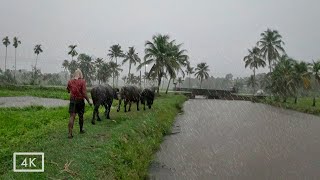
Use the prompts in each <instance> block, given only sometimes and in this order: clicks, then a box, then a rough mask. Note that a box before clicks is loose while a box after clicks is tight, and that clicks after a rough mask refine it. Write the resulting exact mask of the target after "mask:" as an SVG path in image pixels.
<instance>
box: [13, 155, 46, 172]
mask: <svg viewBox="0 0 320 180" xmlns="http://www.w3.org/2000/svg"><path fill="white" fill-rule="evenodd" d="M13 171H14V172H44V153H42V152H15V153H13Z"/></svg>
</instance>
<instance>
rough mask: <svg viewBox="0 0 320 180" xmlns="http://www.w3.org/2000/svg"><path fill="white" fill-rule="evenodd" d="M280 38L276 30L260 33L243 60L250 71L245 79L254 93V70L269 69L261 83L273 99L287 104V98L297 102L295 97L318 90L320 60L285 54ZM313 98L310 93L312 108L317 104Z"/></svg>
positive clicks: (255, 81) (255, 84)
mask: <svg viewBox="0 0 320 180" xmlns="http://www.w3.org/2000/svg"><path fill="white" fill-rule="evenodd" d="M284 45H285V43H284V42H283V40H282V36H281V35H280V33H279V32H278V31H277V30H271V29H267V30H266V31H264V32H263V33H261V34H260V40H259V41H258V42H257V43H256V46H254V47H253V48H252V49H249V50H248V55H247V56H245V57H244V59H243V60H244V62H245V67H246V68H247V67H249V68H250V69H252V71H253V75H252V76H251V77H250V78H249V80H248V85H250V86H251V87H252V89H253V93H255V92H256V86H257V84H258V83H257V80H256V70H257V69H258V68H260V67H262V68H263V67H265V66H266V65H267V64H268V66H269V73H267V74H266V75H265V76H264V78H263V80H262V81H261V84H263V87H265V90H266V91H269V93H270V94H272V95H273V96H274V97H275V99H276V100H279V99H280V98H281V99H282V100H283V102H286V101H287V99H288V97H294V99H295V103H297V100H298V97H299V96H301V95H302V94H304V93H306V92H312V91H311V90H312V89H313V90H315V89H317V90H318V89H319V85H320V76H319V73H320V72H319V71H320V61H313V62H312V63H307V62H305V61H301V60H296V59H294V58H292V57H290V56H288V54H287V53H286V51H285V49H284V47H283V46H284ZM316 95H317V93H314V91H313V95H312V96H313V104H312V105H313V106H315V105H316Z"/></svg>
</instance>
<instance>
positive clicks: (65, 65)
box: [62, 59, 69, 80]
mask: <svg viewBox="0 0 320 180" xmlns="http://www.w3.org/2000/svg"><path fill="white" fill-rule="evenodd" d="M62 67H63V68H64V71H65V78H66V80H67V76H68V68H69V61H68V60H66V59H65V60H64V61H63V63H62Z"/></svg>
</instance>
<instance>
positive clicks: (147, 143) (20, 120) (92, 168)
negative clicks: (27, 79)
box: [0, 94, 186, 179]
mask: <svg viewBox="0 0 320 180" xmlns="http://www.w3.org/2000/svg"><path fill="white" fill-rule="evenodd" d="M185 100H186V97H185V96H182V95H173V94H168V95H161V96H160V97H157V99H156V100H155V102H154V106H153V108H152V109H147V110H146V111H143V110H140V111H139V112H137V111H136V105H135V104H133V105H132V110H131V112H128V113H124V112H123V107H122V109H121V112H116V109H115V108H114V109H112V111H111V114H110V116H111V118H112V120H106V119H105V117H104V116H103V113H100V116H101V117H102V121H101V122H96V125H91V123H90V122H91V116H92V108H91V107H86V113H85V130H86V133H85V134H79V126H78V121H76V123H75V127H74V138H73V139H72V140H70V139H68V138H67V124H68V119H69V114H68V113H67V107H61V108H44V107H28V108H21V109H19V108H0V146H1V149H0V160H1V166H0V179H143V178H145V177H146V176H147V173H148V166H149V164H150V162H151V161H152V158H153V154H154V153H155V151H156V150H157V149H158V148H159V146H160V143H161V141H162V138H163V136H164V135H165V134H166V133H168V132H169V131H170V128H171V125H172V123H173V121H174V118H175V116H176V114H177V113H178V112H179V111H181V107H182V104H183V102H184V101H185ZM141 109H142V108H141ZM100 110H101V111H100V112H103V111H102V110H103V109H102V108H101V109H100ZM13 152H44V153H45V172H44V173H14V172H13V171H12V154H13ZM70 162H71V163H70ZM67 163H70V166H69V167H68V171H66V169H65V165H66V164H67Z"/></svg>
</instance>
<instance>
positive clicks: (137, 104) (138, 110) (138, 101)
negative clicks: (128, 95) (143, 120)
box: [137, 101, 139, 111]
mask: <svg viewBox="0 0 320 180" xmlns="http://www.w3.org/2000/svg"><path fill="white" fill-rule="evenodd" d="M137 111H139V101H137Z"/></svg>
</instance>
